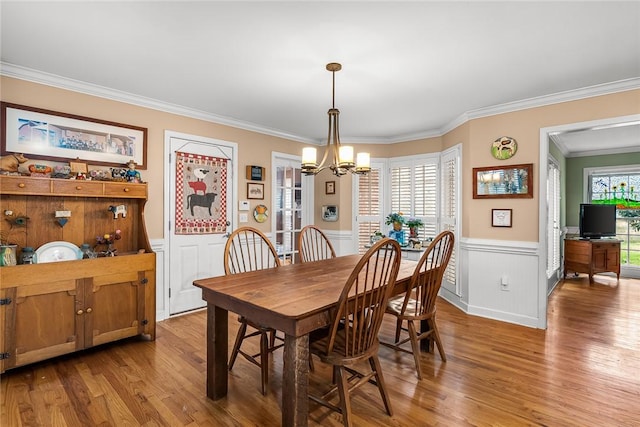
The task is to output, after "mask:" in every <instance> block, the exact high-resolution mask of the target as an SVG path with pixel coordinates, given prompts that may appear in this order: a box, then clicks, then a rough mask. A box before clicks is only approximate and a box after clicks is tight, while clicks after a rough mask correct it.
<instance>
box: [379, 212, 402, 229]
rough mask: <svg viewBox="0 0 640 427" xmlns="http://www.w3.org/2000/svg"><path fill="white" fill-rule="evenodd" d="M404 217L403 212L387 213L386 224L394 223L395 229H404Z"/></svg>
mask: <svg viewBox="0 0 640 427" xmlns="http://www.w3.org/2000/svg"><path fill="white" fill-rule="evenodd" d="M404 222H405V221H404V217H403V216H402V212H397V213H390V214H389V215H387V219H386V221H385V222H384V223H385V224H386V225H391V224H393V229H394V230H395V231H400V230H402V224H404Z"/></svg>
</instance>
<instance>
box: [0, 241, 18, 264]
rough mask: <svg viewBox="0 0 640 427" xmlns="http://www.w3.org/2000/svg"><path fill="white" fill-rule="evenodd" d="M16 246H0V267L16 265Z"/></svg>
mask: <svg viewBox="0 0 640 427" xmlns="http://www.w3.org/2000/svg"><path fill="white" fill-rule="evenodd" d="M17 248H18V245H0V266H10V265H16V264H17V263H18V262H17V260H16V250H17Z"/></svg>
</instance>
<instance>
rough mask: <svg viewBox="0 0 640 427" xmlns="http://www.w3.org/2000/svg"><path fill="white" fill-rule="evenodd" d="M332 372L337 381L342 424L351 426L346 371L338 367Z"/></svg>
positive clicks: (346, 426)
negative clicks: (335, 375)
mask: <svg viewBox="0 0 640 427" xmlns="http://www.w3.org/2000/svg"><path fill="white" fill-rule="evenodd" d="M334 374H337V378H336V381H337V383H338V394H339V395H340V409H341V411H342V424H343V425H344V426H345V427H352V426H353V420H352V419H351V418H352V417H351V400H350V399H349V382H348V381H347V380H348V373H347V372H346V371H345V370H344V369H343V368H342V367H339V368H338V369H337V370H336V371H334Z"/></svg>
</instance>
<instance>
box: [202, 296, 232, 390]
mask: <svg viewBox="0 0 640 427" xmlns="http://www.w3.org/2000/svg"><path fill="white" fill-rule="evenodd" d="M228 347H229V312H228V311H227V310H225V309H222V308H220V307H217V306H216V305H214V304H211V303H207V397H209V398H210V399H213V400H218V399H222V398H223V397H225V396H226V395H227V380H228V376H227V375H228V371H227V368H228V365H227V363H228V362H227V360H228V357H229V355H228V351H229V349H228Z"/></svg>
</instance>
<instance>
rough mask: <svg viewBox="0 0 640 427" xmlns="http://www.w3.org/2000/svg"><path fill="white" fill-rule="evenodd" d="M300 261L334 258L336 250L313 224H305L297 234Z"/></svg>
mask: <svg viewBox="0 0 640 427" xmlns="http://www.w3.org/2000/svg"><path fill="white" fill-rule="evenodd" d="M298 249H299V250H300V262H312V261H320V260H323V259H328V258H335V257H336V251H335V250H334V249H333V245H331V242H330V241H329V239H328V238H327V236H326V235H325V234H324V233H323V232H322V230H320V229H319V228H318V227H316V226H315V225H307V226H306V227H303V228H302V230H300V235H299V236H298Z"/></svg>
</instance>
